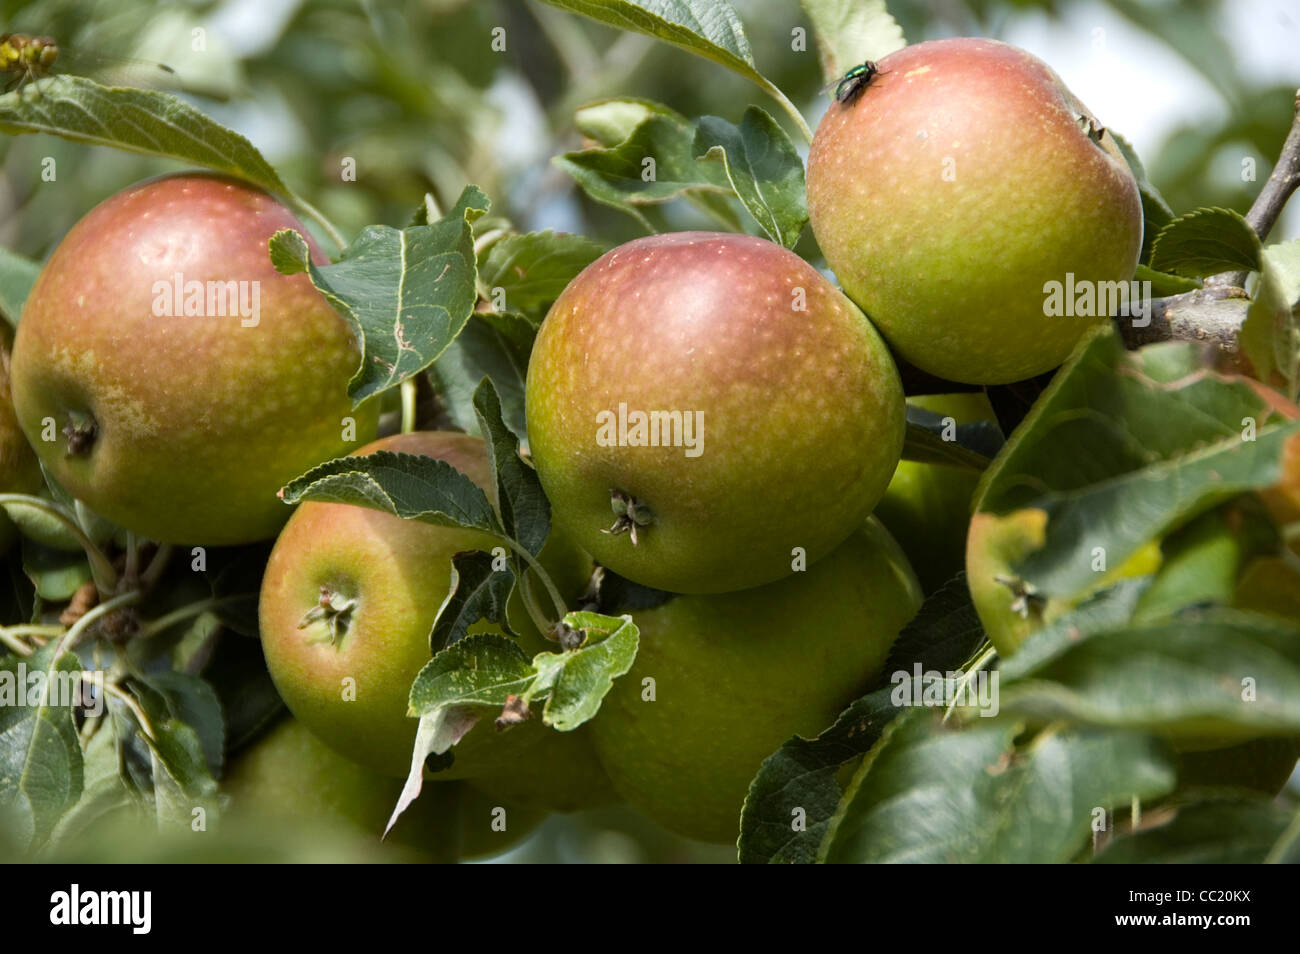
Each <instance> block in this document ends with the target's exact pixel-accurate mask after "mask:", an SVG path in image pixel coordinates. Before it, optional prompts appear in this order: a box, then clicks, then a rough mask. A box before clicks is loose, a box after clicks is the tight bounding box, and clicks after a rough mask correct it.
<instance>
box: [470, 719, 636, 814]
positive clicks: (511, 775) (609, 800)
mask: <svg viewBox="0 0 1300 954" xmlns="http://www.w3.org/2000/svg"><path fill="white" fill-rule="evenodd" d="M512 731H513V730H512ZM470 784H471V785H472V786H473V787H474V788H476V789H478V790H479V791H480V792H483V793H484V794H485V795H486V796H487V797H488V798H490V799H492V800H493V801H495V802H504V803H508V804H511V805H520V806H523V807H525V808H530V809H537V810H540V811H546V812H576V811H586V810H588V809H591V808H601V807H603V806H605V805H612V804H614V803H615V802H617V801H618V795H617V794H616V793H615V792H614V786H613V785H612V784H610V781H609V776H608V775H606V774H605V769H604V767H603V766H602V765H601V764H600V759H598V758H597V756H596V749H595V747H594V745H593V744H592V741H591V737H590V729H589V727H588V726H585V725H584V726H580V727H579V728H577V729H575V730H573V731H572V732H557V731H552V730H548V731H546V732H545V733H544V734H543V735H542V738H541V740H540V741H539V742H538V743H537V744H536V745H534V746H532V747H531V748H530V749H529V750H528V752H527V754H526V755H525V757H523V758H520V759H519V760H518V762H516V763H515V764H514V765H511V766H510V767H509V768H508V769H507V770H506V771H504V772H500V771H498V772H493V773H487V774H483V775H476V776H475V777H474V778H473V779H471V780H470Z"/></svg>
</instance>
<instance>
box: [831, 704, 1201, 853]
mask: <svg viewBox="0 0 1300 954" xmlns="http://www.w3.org/2000/svg"><path fill="white" fill-rule="evenodd" d="M1022 729H1023V726H1022V725H1020V724H1019V723H1016V722H1011V721H1007V720H1002V719H998V720H990V721H989V722H988V723H985V722H983V721H981V722H979V723H977V724H974V725H970V726H967V727H965V728H963V729H960V730H958V729H956V728H955V727H954V726H952V725H951V724H945V723H942V722H941V721H940V720H939V719H938V718H937V717H936V716H935V714H934V713H933V712H930V711H927V710H924V709H921V710H913V711H910V712H908V713H906V714H905V715H903V716H901V717H900V718H898V719H895V720H894V721H893V722H891V723H890V725H889V727H888V728H887V729H886V730H885V733H884V735H883V736H882V737H881V739H880V741H879V742H878V743H877V744H876V746H875V748H873V749H872V751H871V752H870V753H869V754H868V756H867V758H866V760H865V761H864V762H863V764H862V766H861V768H860V769H859V770H858V773H857V775H856V776H854V779H853V782H852V784H851V785H850V786H849V791H848V793H847V794H846V795H845V797H844V801H843V803H842V805H841V807H840V810H839V812H838V813H837V814H836V816H835V818H834V820H833V821H832V823H831V826H830V829H829V831H828V832H827V834H826V840H825V842H824V843H823V845H822V859H823V860H825V861H828V862H856V863H863V862H944V863H952V862H966V863H1017V862H1018V863H1024V862H1036V863H1044V862H1046V863H1051V862H1057V863H1060V862H1066V861H1069V860H1070V859H1071V858H1073V857H1074V856H1075V855H1076V854H1077V853H1078V852H1079V851H1080V850H1081V849H1082V848H1083V847H1084V846H1085V845H1086V844H1087V842H1088V837H1089V832H1090V825H1091V820H1092V812H1093V811H1095V810H1098V809H1103V810H1105V809H1110V808H1113V807H1115V806H1117V805H1127V804H1128V803H1129V801H1130V800H1131V799H1132V798H1133V797H1135V796H1136V797H1138V798H1140V799H1150V798H1155V797H1157V796H1160V795H1164V794H1166V793H1167V792H1169V791H1171V790H1172V789H1173V787H1174V783H1175V772H1174V767H1173V763H1172V757H1171V755H1170V754H1169V753H1168V752H1167V751H1166V750H1165V749H1164V747H1163V746H1162V745H1161V744H1160V743H1159V742H1158V741H1157V740H1155V739H1153V738H1151V737H1149V736H1144V735H1139V734H1135V733H1129V732H1080V731H1068V730H1060V729H1057V730H1049V731H1045V732H1042V733H1040V734H1039V735H1038V736H1037V737H1035V738H1034V739H1033V740H1032V741H1031V742H1030V743H1029V744H1028V745H1026V746H1024V747H1023V748H1020V749H1017V748H1016V747H1015V745H1014V740H1015V738H1016V737H1017V736H1018V735H1019V734H1020V733H1021V731H1022Z"/></svg>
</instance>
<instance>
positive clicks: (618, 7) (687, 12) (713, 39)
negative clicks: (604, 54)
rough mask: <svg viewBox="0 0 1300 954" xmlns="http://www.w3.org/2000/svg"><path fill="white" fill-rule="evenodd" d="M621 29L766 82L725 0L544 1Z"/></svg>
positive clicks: (740, 25) (737, 18) (740, 26)
mask: <svg viewBox="0 0 1300 954" xmlns="http://www.w3.org/2000/svg"><path fill="white" fill-rule="evenodd" d="M543 2H545V3H549V4H550V5H551V6H553V7H559V8H560V9H562V10H568V11H570V12H571V13H579V14H581V15H582V16H585V17H590V18H591V19H593V20H597V21H599V22H601V23H604V24H607V25H609V26H612V27H615V28H617V29H620V30H630V31H632V32H634V33H644V34H645V35H647V36H652V37H655V38H656V39H659V40H663V41H664V42H665V43H671V44H672V45H673V46H676V47H680V48H681V49H683V50H687V51H689V52H691V53H696V54H698V55H700V56H703V57H705V58H706V59H710V60H712V61H713V62H715V63H720V64H721V65H723V66H725V67H727V68H728V69H731V70H735V71H736V72H737V73H739V74H740V75H742V76H745V77H747V78H749V79H751V80H753V81H754V82H756V83H758V84H760V85H763V86H766V85H768V84H767V80H765V79H764V78H763V77H762V75H761V74H759V72H758V68H757V67H756V66H755V65H754V54H753V53H752V52H751V51H750V48H749V40H748V39H747V38H746V37H745V29H744V27H743V26H742V24H741V22H740V17H738V16H736V11H735V10H734V9H732V6H731V4H729V3H727V2H726V0H640V2H631V0H543Z"/></svg>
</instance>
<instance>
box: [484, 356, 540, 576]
mask: <svg viewBox="0 0 1300 954" xmlns="http://www.w3.org/2000/svg"><path fill="white" fill-rule="evenodd" d="M474 410H475V412H476V413H477V414H478V421H479V429H480V430H481V431H482V433H483V437H484V439H485V440H486V441H487V444H488V460H489V461H490V462H491V464H492V480H493V483H494V485H495V486H496V493H497V508H498V510H499V511H500V513H501V523H502V526H504V527H505V531H506V534H507V535H508V536H509V537H511V538H512V539H514V540H517V541H518V542H519V543H520V545H521V546H523V547H524V549H526V550H527V551H528V552H529V553H531V554H533V556H536V555H537V554H539V553H541V552H542V547H543V546H544V545H545V543H546V538H547V536H548V535H549V534H550V532H551V504H550V501H548V500H547V499H546V492H545V491H544V490H542V482H541V481H540V480H539V479H538V478H537V471H535V470H533V468H532V467H530V466H528V465H527V464H525V463H524V461H523V458H521V457H520V456H519V438H517V437H515V435H514V434H513V433H511V431H510V429H509V428H508V427H506V425H505V422H504V421H503V420H502V419H501V399H500V398H499V397H498V396H497V392H496V388H494V387H493V386H492V381H491V380H490V379H488V378H484V379H483V381H482V383H481V384H479V386H478V388H477V390H475V392H474Z"/></svg>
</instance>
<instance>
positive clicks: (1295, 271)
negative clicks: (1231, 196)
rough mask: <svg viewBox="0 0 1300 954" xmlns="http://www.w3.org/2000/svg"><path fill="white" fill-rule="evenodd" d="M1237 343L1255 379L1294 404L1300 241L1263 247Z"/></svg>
mask: <svg viewBox="0 0 1300 954" xmlns="http://www.w3.org/2000/svg"><path fill="white" fill-rule="evenodd" d="M1261 258H1262V262H1263V265H1262V268H1261V270H1260V276H1259V283H1258V284H1257V285H1256V286H1255V293H1254V297H1253V299H1252V300H1251V303H1250V309H1249V311H1247V313H1246V320H1245V322H1244V323H1243V324H1242V327H1241V333H1240V335H1239V341H1240V344H1241V350H1242V352H1243V353H1244V354H1245V356H1246V358H1247V359H1248V360H1249V361H1250V363H1251V365H1252V366H1253V370H1254V373H1255V377H1257V378H1259V379H1260V380H1261V381H1263V382H1265V383H1267V384H1274V385H1276V386H1277V387H1278V388H1279V389H1280V390H1282V391H1283V392H1284V393H1285V394H1286V396H1287V397H1289V398H1290V399H1291V400H1293V401H1294V400H1295V399H1296V395H1297V393H1298V392H1300V239H1295V240H1293V241H1290V242H1284V243H1282V244H1281V245H1270V246H1269V247H1268V248H1266V249H1264V251H1263V254H1262V256H1261Z"/></svg>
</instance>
